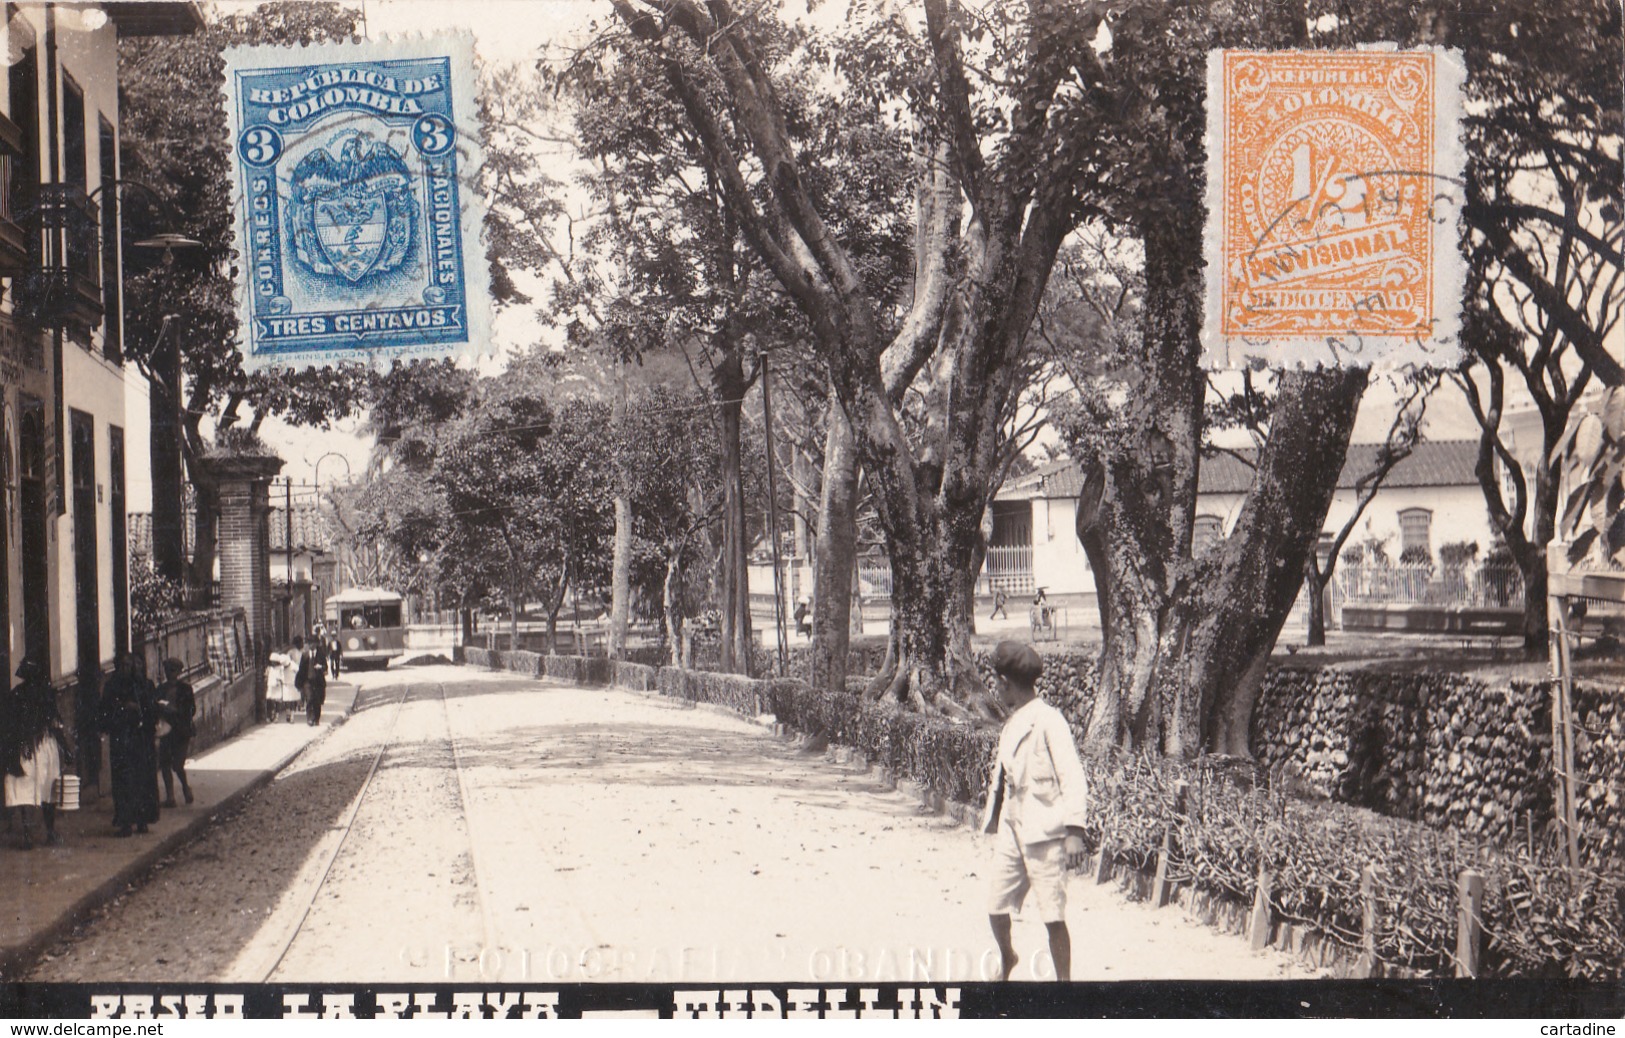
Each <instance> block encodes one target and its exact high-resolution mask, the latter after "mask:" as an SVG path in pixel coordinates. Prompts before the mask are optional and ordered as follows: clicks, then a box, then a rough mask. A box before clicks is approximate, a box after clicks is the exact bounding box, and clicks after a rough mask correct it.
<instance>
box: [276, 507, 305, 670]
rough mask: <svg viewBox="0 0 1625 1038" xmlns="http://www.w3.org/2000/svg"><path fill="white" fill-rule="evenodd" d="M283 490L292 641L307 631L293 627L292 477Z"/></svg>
mask: <svg viewBox="0 0 1625 1038" xmlns="http://www.w3.org/2000/svg"><path fill="white" fill-rule="evenodd" d="M282 490H283V498H282V533H283V536H284V537H285V538H286V542H285V545H284V546H285V547H286V548H287V559H288V571H287V579H288V632H287V633H288V640H289V641H290V642H291V641H293V636H294V635H295V634H303V633H305V632H303V631H297V632H296V631H295V630H294V629H293V480H292V479H284V480H283V481H282Z"/></svg>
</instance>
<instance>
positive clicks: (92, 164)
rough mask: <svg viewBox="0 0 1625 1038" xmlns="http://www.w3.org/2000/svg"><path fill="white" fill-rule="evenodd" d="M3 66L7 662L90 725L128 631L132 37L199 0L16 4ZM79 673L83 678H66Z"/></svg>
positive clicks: (2, 602)
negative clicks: (54, 689)
mask: <svg viewBox="0 0 1625 1038" xmlns="http://www.w3.org/2000/svg"><path fill="white" fill-rule="evenodd" d="M5 11H6V17H5V24H4V26H3V27H0V36H3V38H4V39H3V45H4V47H5V49H6V54H7V55H8V61H9V67H8V69H7V71H6V73H5V75H3V76H0V112H3V115H0V278H3V279H4V297H3V303H0V375H3V382H4V386H3V395H0V419H3V420H0V497H3V499H4V522H3V523H0V571H3V572H4V579H3V580H0V618H3V619H4V623H5V631H6V637H5V639H3V640H0V666H3V668H4V673H5V674H6V675H8V678H7V680H8V682H9V681H10V680H11V678H10V677H9V676H10V675H11V674H12V673H13V672H14V671H15V669H16V664H17V661H18V660H19V659H20V658H21V657H22V656H23V655H24V654H27V655H31V656H34V657H36V658H38V659H39V660H41V661H42V662H44V663H45V664H46V666H47V668H48V670H49V672H50V675H51V678H52V680H53V682H55V683H56V684H57V685H58V687H60V688H63V689H64V690H65V694H64V697H63V707H64V716H65V717H66V718H67V719H68V720H69V721H70V723H71V722H75V721H77V722H78V723H80V724H84V723H86V722H87V721H88V717H87V711H88V709H89V708H91V707H93V706H94V703H95V701H96V695H97V690H98V688H99V683H100V677H101V675H102V674H103V673H104V672H105V671H106V669H107V668H108V667H109V666H110V665H111V662H112V659H113V655H114V653H115V652H116V651H118V650H120V649H123V648H125V647H127V646H128V645H129V638H130V618H129V588H128V569H127V564H128V560H127V556H126V543H127V529H126V512H125V506H126V501H125V482H126V481H125V470H126V465H127V464H130V463H131V461H132V459H134V464H135V466H137V467H139V468H141V469H144V468H145V466H146V457H147V447H146V443H145V442H140V443H134V442H131V441H130V440H129V439H128V438H127V437H126V436H125V429H126V417H125V416H126V405H125V399H126V396H127V392H128V387H127V380H134V379H138V378H139V376H138V375H137V374H136V373H135V372H134V371H133V370H129V369H127V368H126V367H125V365H124V356H123V335H122V325H123V306H122V270H121V267H120V259H119V256H120V244H121V242H120V214H119V206H118V195H119V185H118V171H119V160H118V140H119V130H118V126H119V119H118V50H117V46H118V39H119V36H120V35H121V34H123V35H173V34H180V33H187V32H191V31H194V30H195V29H196V28H198V27H199V26H200V25H201V17H200V15H199V13H198V10H197V8H196V7H195V5H193V4H164V3H158V4H146V3H106V4H99V5H98V4H75V5H58V4H43V5H39V4H29V5H15V4H8V5H6V9H5ZM68 689H72V690H73V691H72V693H71V694H68V693H67V692H66V690H68Z"/></svg>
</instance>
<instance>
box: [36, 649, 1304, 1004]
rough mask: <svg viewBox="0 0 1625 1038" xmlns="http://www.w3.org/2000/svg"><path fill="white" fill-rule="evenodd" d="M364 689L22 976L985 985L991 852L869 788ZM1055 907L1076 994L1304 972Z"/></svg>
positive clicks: (1115, 907) (481, 701)
mask: <svg viewBox="0 0 1625 1038" xmlns="http://www.w3.org/2000/svg"><path fill="white" fill-rule="evenodd" d="M403 681H405V682H406V684H405V685H404V686H403V685H402V684H401V683H402V682H403ZM360 683H361V685H362V691H361V693H360V696H359V697H358V700H357V712H356V713H355V714H354V715H353V716H352V717H351V718H350V719H349V720H348V721H347V722H345V723H344V724H343V725H340V726H338V727H337V728H335V729H334V731H333V732H332V733H331V734H330V735H329V736H328V737H327V738H326V739H325V740H323V741H321V742H319V743H317V744H315V745H313V746H312V747H311V748H310V749H309V750H307V751H306V753H305V754H304V755H303V756H302V757H301V758H300V759H299V760H298V761H297V762H296V763H295V764H294V765H293V766H292V767H290V768H289V769H288V770H287V771H286V772H284V773H283V774H282V775H281V776H279V777H278V778H277V780H276V781H275V782H273V783H272V784H271V785H269V786H267V787H266V788H265V789H264V790H263V791H262V792H260V793H259V794H257V795H256V796H255V797H254V798H253V799H252V800H250V801H249V802H247V803H246V804H245V805H244V806H243V807H242V808H241V809H240V810H239V811H238V812H236V813H235V814H234V815H233V816H231V817H229V818H227V819H225V820H223V821H222V822H221V823H220V824H219V825H218V826H217V827H215V828H213V829H212V830H211V831H209V832H208V833H207V834H206V835H204V836H203V837H202V838H201V839H199V840H198V841H197V842H196V843H194V844H192V845H191V846H189V847H187V848H185V849H184V850H182V851H180V852H179V853H177V854H176V855H175V856H173V857H172V858H170V859H168V860H167V861H165V862H164V863H163V865H162V867H161V868H160V869H159V870H158V871H157V872H156V873H155V874H154V877H153V879H152V881H151V882H150V883H147V884H145V885H143V886H142V887H141V888H140V889H137V890H133V891H131V892H129V893H127V894H126V895H125V896H124V897H122V898H120V899H118V900H117V901H115V902H113V903H112V904H110V905H109V906H108V907H107V908H106V909H104V910H103V911H102V912H101V913H100V914H99V915H98V916H97V917H96V918H95V919H94V920H92V921H91V922H90V923H88V924H87V925H86V926H84V927H82V928H81V930H80V932H79V933H77V934H76V935H75V936H74V937H73V939H72V940H70V941H68V942H66V943H64V944H63V945H62V946H60V947H58V948H56V949H54V950H53V951H52V952H51V953H50V957H49V959H48V960H47V961H45V962H42V963H41V964H40V965H39V966H38V968H37V969H36V970H35V971H34V973H33V974H32V975H31V976H30V978H29V979H32V980H41V981H45V980H56V981H60V980H99V981H160V980H187V981H195V982H201V981H233V982H244V981H260V980H265V979H267V977H269V979H271V980H275V981H283V982H290V983H292V982H327V983H335V982H345V981H355V982H366V981H396V982H401V981H423V982H435V981H456V982H465V983H477V982H479V981H482V980H483V981H497V980H501V981H506V982H522V981H548V982H568V981H643V980H653V981H668V982H673V981H675V982H681V981H696V980H750V979H760V978H763V977H768V978H772V979H774V980H778V981H791V980H804V981H829V982H840V981H858V980H882V981H883V980H888V979H889V980H899V981H906V980H910V979H915V980H925V979H927V978H929V979H932V980H972V979H984V978H985V977H986V976H987V975H988V974H987V973H986V972H985V971H986V970H990V969H993V968H994V966H995V965H996V955H994V954H993V953H992V952H993V949H992V944H991V942H990V940H989V939H988V937H987V936H986V933H985V929H986V917H985V914H984V908H983V905H984V902H985V899H986V884H987V879H986V876H987V872H986V861H985V858H986V851H985V847H984V846H983V844H982V841H981V840H979V839H977V838H975V837H974V836H973V835H972V833H971V832H970V830H968V829H966V828H964V827H961V826H958V825H955V824H954V823H952V822H951V821H950V820H949V819H947V818H946V817H945V816H941V815H933V814H923V813H921V810H920V808H919V806H918V804H917V802H916V801H915V800H913V799H911V798H910V797H909V796H907V795H905V794H902V793H898V792H896V791H892V790H889V789H887V788H886V787H885V786H884V785H883V784H882V783H881V780H880V776H879V775H878V774H874V773H865V772H861V771H857V770H856V769H854V768H853V767H850V766H843V765H837V764H834V763H831V762H829V761H826V760H825V759H824V755H822V754H817V755H808V754H805V753H803V752H801V751H800V750H799V749H798V748H797V746H796V745H795V744H794V743H792V742H788V741H785V740H781V739H778V738H775V737H774V736H773V735H772V734H771V732H770V731H768V730H767V729H764V728H762V727H761V726H759V725H756V724H753V723H750V722H747V721H744V720H741V719H738V718H736V717H733V716H731V715H725V714H722V713H718V712H715V711H712V710H708V709H705V708H698V709H696V708H691V707H687V706H686V705H685V704H683V703H681V702H679V701H671V700H666V699H661V698H659V697H648V696H642V695H637V694H634V693H628V692H624V691H616V690H603V689H579V688H573V687H568V686H563V685H559V684H555V683H551V682H537V681H531V680H528V679H516V678H511V677H504V676H495V675H482V674H478V673H473V672H470V671H468V670H466V669H462V668H449V667H426V668H414V669H412V670H410V671H407V672H404V673H401V672H389V673H381V674H369V675H364V676H362V678H361V682H360ZM403 691H404V695H403V694H402V693H403ZM380 746H384V747H385V752H384V755H383V757H382V760H381V762H380V764H379V767H378V769H377V773H376V776H375V778H374V779H373V781H372V784H371V786H370V788H368V790H367V793H366V795H365V797H363V798H362V799H361V801H360V804H359V806H358V807H357V806H356V805H355V803H354V801H355V798H356V796H357V795H358V794H359V793H360V792H361V790H362V787H363V785H364V784H365V783H366V781H367V776H368V773H369V771H370V770H371V768H372V763H373V760H374V758H375V757H376V755H377V750H378V748H379V747H380ZM352 810H354V811H355V820H354V831H353V833H352V834H351V835H350V836H349V838H348V840H346V841H345V842H344V846H343V847H342V848H339V849H338V854H337V857H336V858H332V854H333V851H334V849H335V845H336V844H337V843H338V841H339V839H340V837H341V835H342V827H343V825H344V823H345V822H346V821H347V820H348V818H349V816H350V813H351V811H352ZM330 858H332V860H333V865H332V868H331V871H330V873H328V875H327V878H326V882H325V884H323V885H322V886H321V887H320V891H319V893H317V894H316V896H315V897H314V900H313V901H312V897H311V894H312V892H313V890H314V889H315V885H316V883H317V881H318V880H319V879H320V877H321V874H322V872H323V871H324V870H325V868H326V863H327V861H328V860H329V859H330ZM1069 890H1070V897H1071V899H1072V901H1071V906H1070V909H1069V916H1070V919H1071V922H1072V926H1073V932H1074V933H1075V934H1076V935H1077V938H1076V941H1075V945H1076V947H1075V950H1074V966H1073V968H1074V977H1075V978H1077V979H1086V980H1129V979H1145V978H1169V979H1174V978H1210V979H1233V980H1264V979H1275V978H1283V977H1291V976H1305V975H1312V974H1309V973H1306V972H1305V970H1304V969H1303V968H1302V967H1299V966H1296V965H1291V964H1289V963H1288V960H1287V959H1286V957H1285V956H1282V955H1280V954H1279V953H1277V952H1275V951H1273V950H1272V951H1270V952H1268V953H1263V954H1255V953H1252V952H1249V951H1248V950H1247V948H1246V945H1245V944H1244V943H1243V942H1241V941H1239V940H1238V939H1236V938H1235V937H1232V936H1226V935H1222V934H1220V933H1218V932H1216V931H1214V930H1212V929H1210V928H1208V927H1205V926H1203V925H1201V924H1199V923H1195V922H1193V921H1191V920H1189V919H1187V918H1185V917H1184V916H1183V914H1182V913H1181V912H1180V911H1179V910H1178V909H1167V910H1163V911H1160V912H1158V911H1154V910H1152V909H1151V908H1150V907H1149V906H1147V905H1145V904H1143V903H1141V904H1136V903H1130V902H1128V901H1126V900H1125V899H1124V897H1123V895H1122V894H1121V893H1120V892H1119V891H1118V889H1117V888H1116V886H1115V885H1107V886H1096V885H1095V883H1094V881H1093V878H1092V877H1074V878H1073V880H1072V882H1071V885H1070V888H1069ZM307 907H308V909H309V913H308V916H306V915H305V911H306V909H307ZM301 921H302V925H301ZM295 930H297V934H296V935H295V936H293V939H292V941H291V943H290V942H289V936H290V934H294V932H295ZM1016 935H1017V947H1018V949H1020V950H1021V952H1022V955H1023V957H1024V958H1025V960H1026V961H1025V962H1024V964H1023V965H1022V966H1021V967H1020V968H1019V969H1018V973H1017V976H1018V978H1020V979H1034V972H1033V971H1034V970H1036V971H1037V976H1039V977H1042V976H1045V975H1046V973H1045V970H1046V969H1047V966H1046V965H1045V961H1044V956H1043V955H1042V954H1040V953H1039V952H1038V949H1040V948H1041V947H1043V943H1044V942H1043V930H1042V928H1041V927H1040V926H1039V925H1038V924H1037V923H1036V921H1033V920H1026V921H1022V920H1018V921H1017V927H1016ZM284 947H286V948H287V952H286V955H285V956H282V957H281V962H280V964H277V959H278V957H279V956H281V953H282V950H283V948H284ZM482 952H483V953H484V954H483V958H482ZM984 955H985V956H986V958H985V959H984ZM273 964H275V968H273Z"/></svg>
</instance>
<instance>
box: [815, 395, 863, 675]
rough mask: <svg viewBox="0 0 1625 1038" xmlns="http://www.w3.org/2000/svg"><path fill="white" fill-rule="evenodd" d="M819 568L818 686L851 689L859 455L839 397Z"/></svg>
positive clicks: (832, 422) (822, 505) (832, 421)
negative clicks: (849, 668)
mask: <svg viewBox="0 0 1625 1038" xmlns="http://www.w3.org/2000/svg"><path fill="white" fill-rule="evenodd" d="M817 543H818V553H817V556H816V559H815V562H816V566H815V568H814V571H813V644H812V676H811V677H812V685H813V687H814V688H822V689H828V690H829V691H831V692H839V691H841V690H842V689H844V688H845V687H846V657H847V650H848V649H849V648H850V646H851V644H852V642H851V630H852V627H851V623H852V615H851V614H852V588H853V585H854V584H855V583H856V581H855V579H854V571H855V569H856V566H857V554H858V455H857V446H856V444H855V443H854V442H853V437H852V426H851V424H850V423H849V422H847V420H846V414H845V412H843V411H842V410H841V408H840V405H839V403H837V402H836V401H835V400H834V399H833V397H832V398H831V400H830V407H829V417H828V420H827V425H826V431H825V434H824V478H823V489H822V492H821V495H820V497H819V502H818V533H817Z"/></svg>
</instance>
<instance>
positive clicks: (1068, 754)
mask: <svg viewBox="0 0 1625 1038" xmlns="http://www.w3.org/2000/svg"><path fill="white" fill-rule="evenodd" d="M993 672H994V679H993V681H994V689H993V691H994V692H995V693H996V694H997V695H998V697H999V701H1000V702H1001V703H1003V704H1004V706H1005V708H1006V709H1007V710H1009V711H1010V717H1009V719H1008V720H1006V721H1005V722H1004V730H1003V731H1002V732H1000V733H999V751H998V757H997V760H996V762H995V764H994V768H993V782H992V784H991V785H990V786H989V787H988V794H987V808H986V810H985V812H984V814H983V816H982V831H983V832H984V833H989V834H992V835H993V837H994V851H993V854H994V862H993V899H992V903H991V905H990V906H989V908H988V922H989V923H990V924H991V925H992V927H993V939H994V940H995V941H997V942H998V945H999V956H1000V958H1001V960H1002V963H1003V967H1004V979H1005V980H1009V979H1010V974H1011V973H1012V972H1013V971H1014V970H1015V968H1016V958H1017V956H1016V952H1015V947H1014V946H1013V945H1012V944H1011V943H1010V914H1011V913H1012V912H1014V911H1015V910H1016V909H1018V908H1020V907H1021V904H1022V902H1023V901H1024V900H1026V898H1027V895H1028V894H1029V893H1031V894H1032V898H1033V902H1034V904H1035V905H1036V906H1037V909H1038V917H1039V918H1040V919H1042V920H1043V921H1044V926H1045V928H1046V929H1047V930H1048V931H1049V948H1050V955H1051V956H1052V957H1053V958H1054V959H1055V975H1056V978H1057V979H1058V980H1071V979H1072V937H1071V934H1069V933H1068V932H1067V928H1066V870H1067V869H1068V868H1074V869H1075V868H1080V867H1082V865H1083V858H1084V854H1083V825H1084V820H1085V817H1086V815H1087V813H1088V805H1089V781H1088V779H1087V778H1086V777H1085V776H1084V773H1083V762H1082V761H1081V760H1080V759H1079V758H1078V747H1077V744H1076V743H1075V742H1074V741H1073V739H1072V729H1071V728H1069V727H1068V726H1067V723H1066V718H1064V717H1062V716H1061V712H1060V711H1059V710H1057V709H1055V708H1054V707H1053V706H1050V705H1049V704H1048V703H1046V702H1044V701H1043V700H1042V699H1039V698H1038V695H1037V693H1036V692H1034V691H1033V686H1034V685H1035V684H1036V683H1037V681H1038V676H1039V675H1040V674H1042V673H1043V672H1044V663H1043V660H1041V659H1040V658H1039V656H1038V653H1037V652H1035V651H1034V650H1033V648H1032V646H1030V645H1024V644H1022V643H1021V642H1013V641H1003V642H1000V643H999V644H998V645H997V646H996V647H995V648H994V650H993Z"/></svg>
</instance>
